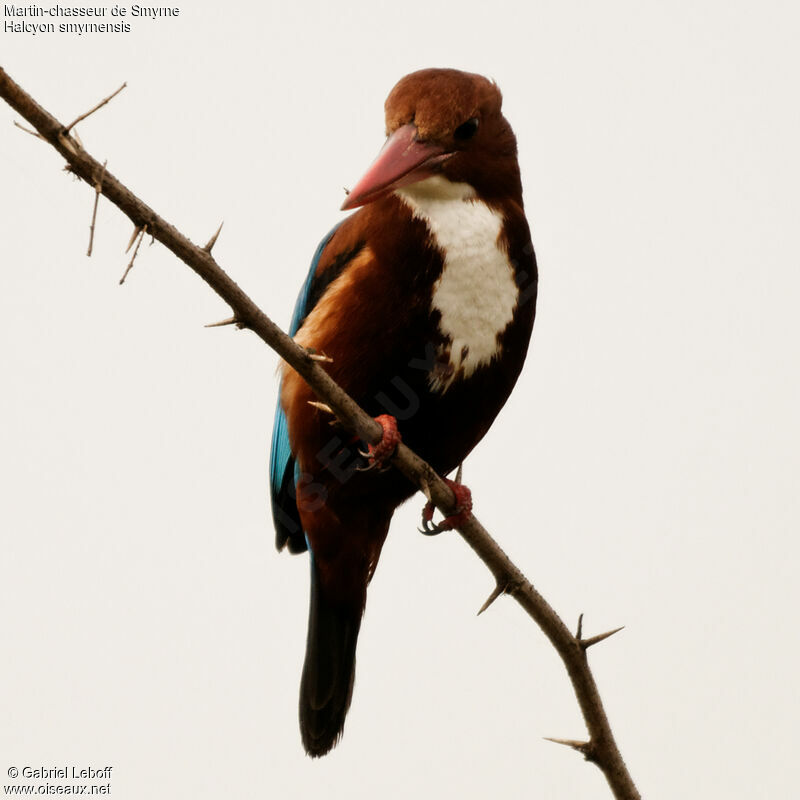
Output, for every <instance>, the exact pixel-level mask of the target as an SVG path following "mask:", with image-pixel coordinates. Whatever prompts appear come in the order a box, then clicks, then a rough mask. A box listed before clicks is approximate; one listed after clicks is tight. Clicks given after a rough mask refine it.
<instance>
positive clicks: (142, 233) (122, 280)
mask: <svg viewBox="0 0 800 800" xmlns="http://www.w3.org/2000/svg"><path fill="white" fill-rule="evenodd" d="M146 233H147V225H144V226H142V228H140V229H139V238H138V239H137V240H136V247H134V249H133V255H132V256H131V260H130V261H129V262H128V266H127V267H125V272H123V273H122V277H121V278H120V279H119V285H120V286H122V284H123V283H125V278H127V277H128V273H129V272H130V271H131V270H132V269H133V262H134V261H136V254H137V253H138V252H139V245H141V243H142V239H144V236H145V234H146ZM130 249H131V246H130V245H128V250H130ZM128 250H126V251H125V252H126V253H127V252H128Z"/></svg>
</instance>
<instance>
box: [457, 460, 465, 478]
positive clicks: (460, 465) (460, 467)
mask: <svg viewBox="0 0 800 800" xmlns="http://www.w3.org/2000/svg"><path fill="white" fill-rule="evenodd" d="M463 473H464V462H463V461H462V462H461V463H460V464H459V465H458V470H457V471H456V483H461V476H462V475H463Z"/></svg>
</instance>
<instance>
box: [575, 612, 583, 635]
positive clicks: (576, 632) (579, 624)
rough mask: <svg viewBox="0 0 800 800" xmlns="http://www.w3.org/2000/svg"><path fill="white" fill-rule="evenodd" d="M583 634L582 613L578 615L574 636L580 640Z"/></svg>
mask: <svg viewBox="0 0 800 800" xmlns="http://www.w3.org/2000/svg"><path fill="white" fill-rule="evenodd" d="M582 636H583V614H580V615H579V616H578V630H576V631H575V638H576V639H577V640H578V641H580V640H581V637H582Z"/></svg>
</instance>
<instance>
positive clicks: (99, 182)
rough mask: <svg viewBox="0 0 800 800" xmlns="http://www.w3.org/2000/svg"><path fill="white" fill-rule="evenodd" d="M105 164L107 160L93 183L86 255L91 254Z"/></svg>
mask: <svg viewBox="0 0 800 800" xmlns="http://www.w3.org/2000/svg"><path fill="white" fill-rule="evenodd" d="M106 164H108V160H106V161H104V162H103V169H102V170H101V171H100V177H99V178H98V179H97V182H96V183H95V185H94V209H93V210H92V223H91V225H89V249H88V250H87V251H86V255H87V256H91V255H92V245H93V244H94V224H95V222H96V221H97V204H98V203H99V202H100V193H101V192H102V191H103V178H104V177H105V175H106Z"/></svg>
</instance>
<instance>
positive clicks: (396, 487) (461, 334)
mask: <svg viewBox="0 0 800 800" xmlns="http://www.w3.org/2000/svg"><path fill="white" fill-rule="evenodd" d="M501 103H502V97H501V94H500V90H499V89H498V88H497V86H496V85H495V84H494V83H493V82H492V81H489V80H487V79H486V78H483V77H481V76H480V75H473V74H470V73H466V72H459V71H457V70H452V69H426V70H421V71H419V72H414V73H412V74H411V75H407V76H406V77H405V78H403V79H402V80H401V81H400V82H399V83H398V84H397V85H396V86H395V87H394V89H392V91H391V93H390V94H389V97H388V99H387V100H386V132H387V136H388V138H387V140H386V143H385V144H384V146H383V149H382V150H381V151H380V153H379V154H378V157H377V159H376V160H375V162H374V163H373V164H372V166H371V167H370V168H369V169H368V170H367V172H366V174H365V175H364V177H363V178H361V180H360V181H359V182H358V183H357V184H356V185H355V186H354V187H353V189H352V191H350V193H349V194H348V196H347V199H346V200H345V203H344V205H343V206H342V208H343V209H346V210H347V209H356V208H357V209H358V211H356V212H355V213H354V214H352V215H350V216H349V217H347V218H346V219H345V220H344V221H343V222H341V223H340V224H339V225H338V226H337V227H336V228H334V230H333V231H332V232H331V233H329V234H328V236H327V237H326V238H325V239H324V240H323V242H322V243H321V244H320V246H319V248H318V249H317V252H316V254H315V256H314V259H313V262H312V264H311V270H310V272H309V274H308V277H307V279H306V281H305V284H304V286H303V288H302V290H301V292H300V296H299V298H298V300H297V305H296V307H295V313H294V318H293V320H292V325H291V329H290V333H291V335H292V336H294V338H295V341H297V343H298V344H300V345H302V346H304V347H306V348H309V349H310V350H313V351H315V352H316V353H319V354H324V355H325V356H327V357H328V359H329V361H327V362H326V363H325V368H326V369H327V370H328V372H329V373H330V375H331V377H332V378H333V379H334V380H335V381H337V382H338V383H339V385H340V386H342V388H344V389H345V391H347V392H348V393H349V394H350V395H351V396H352V397H353V398H354V399H355V400H356V401H357V402H358V403H359V404H360V405H361V407H362V408H364V409H365V410H366V411H367V412H368V413H369V414H372V415H374V416H376V418H378V419H379V421H381V424H382V425H383V427H384V440H383V441H382V442H381V443H380V444H379V445H378V446H377V447H375V448H369V452H368V453H367V454H365V453H363V452H362V451H363V449H364V445H363V443H361V442H359V441H357V440H355V439H354V438H353V437H351V436H349V435H348V434H347V433H346V432H345V431H343V430H342V429H341V428H337V427H336V426H335V425H332V424H331V422H332V419H331V416H330V415H329V414H327V413H326V412H325V410H324V408H320V407H319V405H314V404H313V403H314V401H316V400H317V398H316V397H315V395H314V393H313V392H312V390H311V389H310V388H309V387H308V385H307V384H306V383H305V382H304V381H303V379H302V378H301V377H300V376H299V375H298V374H297V373H296V372H295V371H294V370H293V369H291V368H290V367H288V366H286V365H284V366H283V373H282V381H281V392H280V402H279V404H278V409H277V413H276V419H275V430H274V433H273V440H272V453H271V459H270V473H271V482H272V508H273V517H274V521H275V527H276V531H277V545H278V548H279V549H282V548H284V547H288V549H289V550H290V551H291V552H293V553H298V552H301V551H304V550H309V553H310V560H311V600H310V609H309V622H308V641H307V646H306V657H305V665H304V667H303V676H302V681H301V686H300V730H301V734H302V739H303V744H304V746H305V749H306V751H307V752H308V753H309V754H310V755H311V756H321V755H324V754H325V753H327V752H328V751H329V750H330V749H331V748H332V747H333V746H334V745H335V744H336V742H337V741H338V739H339V737H340V736H341V733H342V729H343V726H344V720H345V715H346V713H347V709H348V707H349V705H350V698H351V696H352V691H353V680H354V675H355V653H356V640H357V638H358V631H359V627H360V624H361V617H362V614H363V612H364V605H365V602H366V596H367V585H368V584H369V581H370V579H371V578H372V574H373V572H374V571H375V566H376V564H377V562H378V557H379V555H380V552H381V547H382V546H383V542H384V540H385V538H386V534H387V532H388V530H389V522H390V520H391V518H392V514H393V513H394V510H395V509H396V508H397V506H398V505H400V503H402V502H403V501H404V500H406V499H407V498H408V497H410V496H411V495H412V494H413V493H414V491H415V487H414V486H412V484H411V483H410V482H409V481H408V480H407V479H406V478H405V477H404V476H403V475H402V474H400V472H398V471H397V470H393V469H391V468H385V466H386V465H385V464H384V462H386V460H387V459H388V457H389V456H390V455H391V452H392V451H393V449H394V447H395V446H396V443H397V441H398V439H399V436H402V439H403V441H404V442H405V443H406V444H407V445H408V446H409V447H410V448H411V449H412V450H414V451H416V452H417V453H418V454H419V455H420V456H421V457H422V458H424V459H425V460H426V461H428V462H429V463H430V464H431V465H432V466H433V468H434V469H436V470H437V471H438V472H439V473H440V474H443V475H446V474H447V473H449V472H450V471H452V470H453V469H454V468H455V467H456V466H458V465H459V464H460V463H461V461H462V460H463V459H464V458H465V456H466V455H467V454H468V453H469V452H470V451H471V450H472V448H473V447H475V445H476V444H477V443H478V442H479V441H480V440H481V438H482V437H483V435H484V434H485V433H486V431H487V430H488V429H489V426H490V425H491V424H492V421H493V420H494V418H495V417H496V415H497V413H498V412H499V411H500V409H501V408H502V406H503V404H504V403H505V402H506V399H507V398H508V396H509V393H510V392H511V390H512V388H513V387H514V384H515V382H516V380H517V377H518V375H519V373H520V370H521V369H522V364H523V362H524V360H525V354H526V352H527V349H528V342H529V339H530V335H531V329H532V327H533V319H534V310H535V305H536V286H537V270H536V259H535V256H534V251H533V246H532V244H531V236H530V232H529V229H528V223H527V221H526V219H525V214H524V211H523V204H522V184H521V181H520V173H519V165H518V163H517V143H516V139H515V137H514V133H513V131H512V130H511V126H510V125H509V124H508V122H507V121H506V119H505V117H504V116H503V114H502V111H501ZM398 431H399V434H398ZM374 467H379V468H374ZM456 496H457V498H458V499H459V501H460V499H461V498H464V502H465V504H466V502H467V501H468V498H467V497H466V495H465V494H464V493H458V494H457V495H456ZM427 519H429V515H428V518H427ZM427 519H426V527H429V526H428V521H427ZM455 521H457V520H455ZM446 522H447V521H446ZM449 522H450V524H452V523H453V522H454V520H450V521H449Z"/></svg>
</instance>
